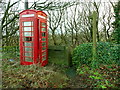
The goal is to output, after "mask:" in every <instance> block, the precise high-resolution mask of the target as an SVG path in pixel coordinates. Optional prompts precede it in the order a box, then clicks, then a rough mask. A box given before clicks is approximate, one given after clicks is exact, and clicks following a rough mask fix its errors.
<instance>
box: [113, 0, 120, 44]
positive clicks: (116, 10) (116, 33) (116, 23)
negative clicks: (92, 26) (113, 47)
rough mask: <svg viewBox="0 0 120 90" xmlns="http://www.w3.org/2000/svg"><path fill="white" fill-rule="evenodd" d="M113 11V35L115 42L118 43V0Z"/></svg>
mask: <svg viewBox="0 0 120 90" xmlns="http://www.w3.org/2000/svg"><path fill="white" fill-rule="evenodd" d="M114 13H115V21H114V23H113V26H114V32H113V36H114V39H115V42H116V43H117V44H120V1H119V2H118V3H117V4H116V5H115V7H114Z"/></svg>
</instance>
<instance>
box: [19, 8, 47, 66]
mask: <svg viewBox="0 0 120 90" xmlns="http://www.w3.org/2000/svg"><path fill="white" fill-rule="evenodd" d="M27 14H34V17H22V15H27ZM38 15H40V16H43V17H45V18H44V19H43V18H41V17H38ZM28 21H32V22H33V26H30V27H33V31H32V32H33V36H32V39H33V41H23V38H24V37H26V36H23V33H24V32H31V31H23V30H22V29H23V27H24V26H23V22H28ZM19 23H20V27H19V30H20V64H21V65H31V64H37V63H40V65H41V66H45V65H46V64H47V63H48V26H47V15H46V14H45V13H44V12H42V11H37V10H24V11H22V12H21V13H20V20H19ZM42 23H45V24H46V27H44V28H46V32H45V33H46V35H45V37H44V38H46V41H44V42H45V43H46V46H44V47H46V50H44V52H46V55H44V57H46V60H44V61H43V53H44V52H43V51H42V48H43V46H42V42H43V41H42V38H43V37H42V28H43V27H42ZM25 27H27V26H25ZM27 37H31V36H27ZM24 42H30V43H33V46H32V47H31V48H32V49H33V52H32V57H30V58H32V60H33V62H27V61H25V57H28V56H25V53H30V52H31V51H25V50H24V49H25V47H29V46H24V45H23V44H24Z"/></svg>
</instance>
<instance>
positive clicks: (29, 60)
mask: <svg viewBox="0 0 120 90" xmlns="http://www.w3.org/2000/svg"><path fill="white" fill-rule="evenodd" d="M25 61H27V62H33V60H32V58H28V57H25Z"/></svg>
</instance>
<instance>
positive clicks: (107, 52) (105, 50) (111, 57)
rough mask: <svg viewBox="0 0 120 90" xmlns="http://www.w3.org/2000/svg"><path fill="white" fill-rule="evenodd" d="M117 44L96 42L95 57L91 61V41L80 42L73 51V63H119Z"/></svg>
mask: <svg viewBox="0 0 120 90" xmlns="http://www.w3.org/2000/svg"><path fill="white" fill-rule="evenodd" d="M118 46H119V45H115V44H112V43H108V42H98V43H97V58H96V60H95V62H93V61H92V43H86V44H81V45H79V46H77V47H76V48H75V49H74V51H73V64H74V65H75V66H76V68H77V67H79V66H80V65H83V64H86V65H88V66H91V64H92V63H96V64H97V65H98V66H99V65H100V64H107V65H108V64H113V63H114V64H116V63H117V64H119V61H118V58H119V57H118Z"/></svg>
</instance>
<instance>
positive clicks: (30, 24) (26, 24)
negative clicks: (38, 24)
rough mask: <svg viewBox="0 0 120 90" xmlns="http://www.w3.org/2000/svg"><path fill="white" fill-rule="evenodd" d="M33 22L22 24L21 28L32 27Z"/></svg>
mask: <svg viewBox="0 0 120 90" xmlns="http://www.w3.org/2000/svg"><path fill="white" fill-rule="evenodd" d="M32 25H33V22H23V26H32Z"/></svg>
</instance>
